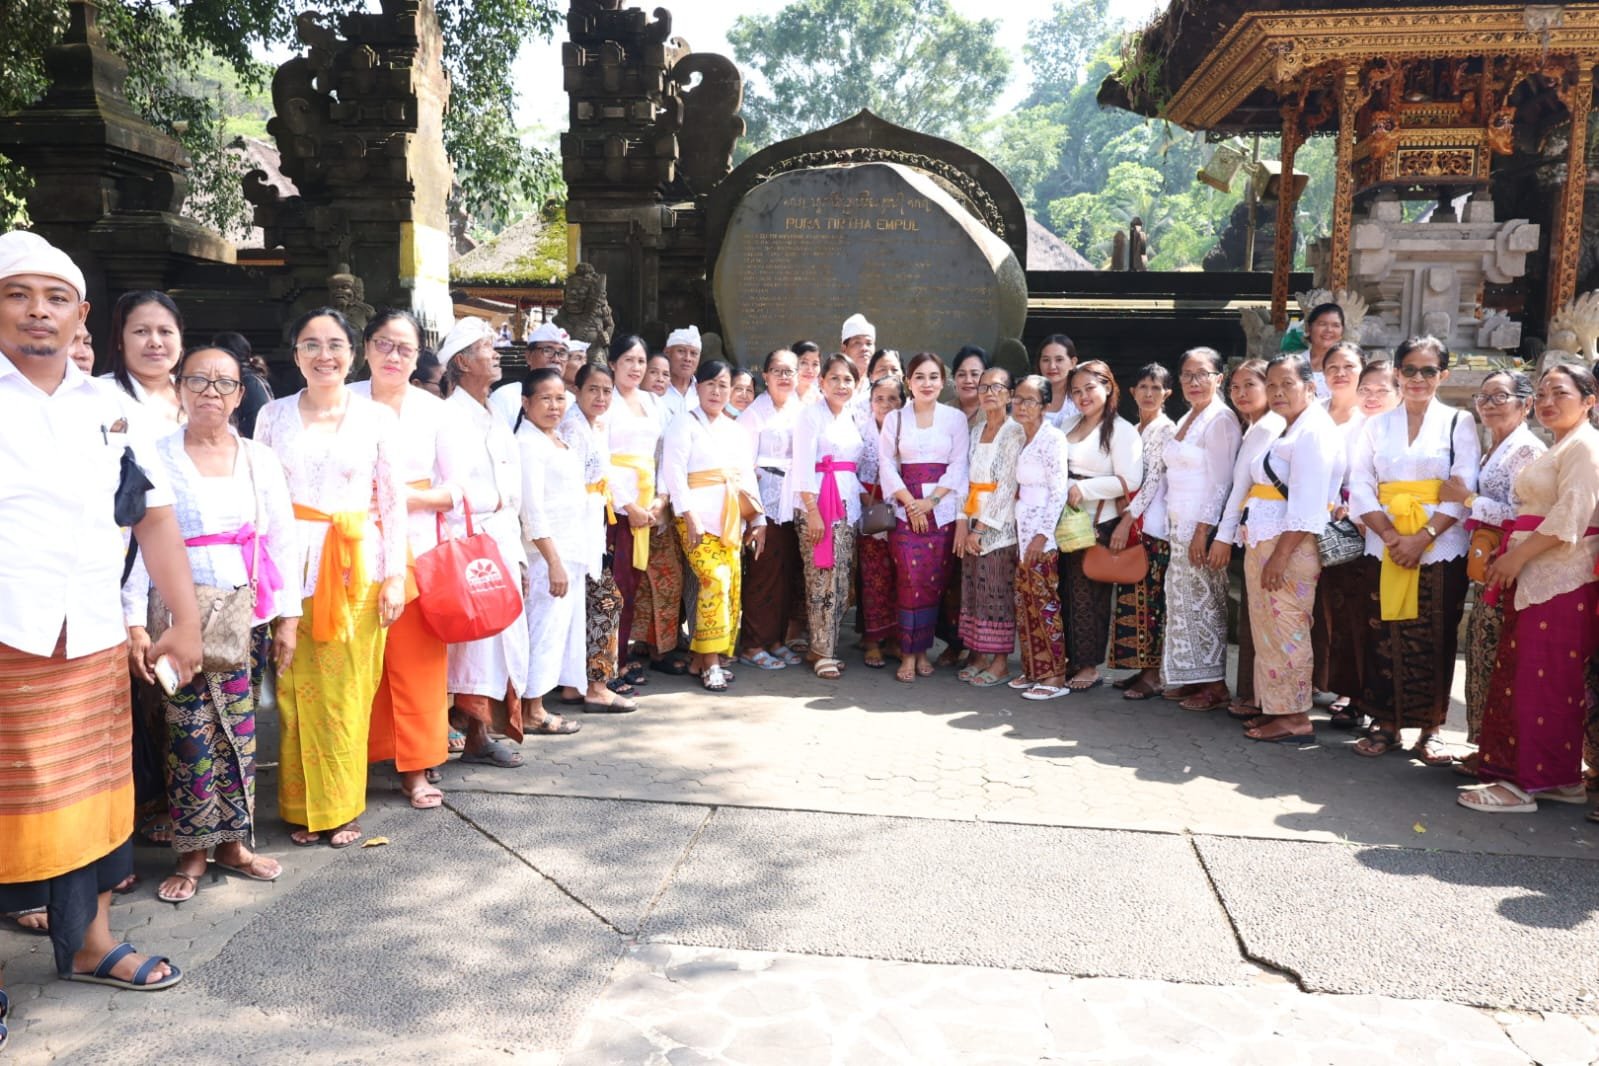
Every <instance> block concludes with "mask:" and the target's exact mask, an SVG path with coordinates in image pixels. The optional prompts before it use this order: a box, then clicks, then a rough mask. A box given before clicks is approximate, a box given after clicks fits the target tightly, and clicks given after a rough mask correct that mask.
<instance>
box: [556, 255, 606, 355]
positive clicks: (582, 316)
mask: <svg viewBox="0 0 1599 1066" xmlns="http://www.w3.org/2000/svg"><path fill="white" fill-rule="evenodd" d="M555 324H556V325H557V326H560V327H561V328H562V329H564V330H566V332H567V333H569V334H571V335H572V339H574V340H580V341H587V342H588V343H589V345H590V348H591V354H592V353H596V352H597V351H598V350H602V349H605V348H608V347H609V346H610V343H611V333H612V331H613V330H615V328H616V324H615V322H614V321H613V320H612V317H611V305H610V303H609V302H607V300H606V291H605V275H604V274H601V273H600V272H599V271H597V270H595V269H594V266H593V264H591V263H579V264H578V265H577V267H576V268H575V269H573V271H572V274H571V276H570V277H568V278H567V279H566V298H565V299H564V300H563V301H562V304H561V309H560V310H559V311H557V312H556V314H555Z"/></svg>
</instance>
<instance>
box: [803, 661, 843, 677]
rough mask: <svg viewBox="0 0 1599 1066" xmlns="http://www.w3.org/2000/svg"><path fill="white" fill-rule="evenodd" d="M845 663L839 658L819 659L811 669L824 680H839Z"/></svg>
mask: <svg viewBox="0 0 1599 1066" xmlns="http://www.w3.org/2000/svg"><path fill="white" fill-rule="evenodd" d="M843 665H844V664H843V663H841V662H839V661H838V660H837V659H818V660H816V665H815V666H813V667H812V668H811V670H812V671H813V672H814V673H815V674H816V676H817V677H819V678H821V679H822V680H823V681H837V680H838V677H839V673H840V667H842V666H843Z"/></svg>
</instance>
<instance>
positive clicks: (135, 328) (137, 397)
mask: <svg viewBox="0 0 1599 1066" xmlns="http://www.w3.org/2000/svg"><path fill="white" fill-rule="evenodd" d="M182 355H183V312H182V311H180V310H178V305H177V304H176V303H175V302H173V299H172V297H170V296H168V295H167V294H166V293H164V292H158V291H156V290H154V289H144V290H140V291H138V292H125V293H123V294H122V295H121V296H120V297H118V298H117V302H116V303H115V304H113V305H112V307H111V369H110V371H108V372H107V373H105V374H102V375H100V376H101V377H102V378H108V379H110V380H111V381H113V382H114V383H115V384H116V386H117V388H119V389H121V390H122V392H124V393H125V394H126V395H128V396H129V397H131V398H132V399H133V400H134V401H135V402H136V405H137V406H136V407H134V408H133V410H134V411H136V413H137V414H138V415H139V416H140V417H141V418H143V419H145V420H146V422H147V423H148V427H149V430H150V432H151V433H153V434H158V433H161V432H164V430H165V428H166V427H170V426H176V425H178V424H179V423H180V422H182V421H183V398H182V397H181V396H179V395H178V386H177V382H175V381H174V380H173V378H172V371H173V368H174V367H176V366H177V365H178V359H179V357H180V356H182Z"/></svg>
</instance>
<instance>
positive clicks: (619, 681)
mask: <svg viewBox="0 0 1599 1066" xmlns="http://www.w3.org/2000/svg"><path fill="white" fill-rule="evenodd" d="M605 687H606V688H608V689H610V690H611V691H612V692H614V693H616V694H617V695H618V696H637V695H638V689H636V688H634V687H633V686H632V685H630V684H628V683H627V680H626V679H625V678H620V677H618V678H613V679H612V680H610V681H607V682H606V683H605ZM578 702H579V703H582V704H585V705H586V704H587V703H588V699H587V698H584V699H581V700H579V701H578Z"/></svg>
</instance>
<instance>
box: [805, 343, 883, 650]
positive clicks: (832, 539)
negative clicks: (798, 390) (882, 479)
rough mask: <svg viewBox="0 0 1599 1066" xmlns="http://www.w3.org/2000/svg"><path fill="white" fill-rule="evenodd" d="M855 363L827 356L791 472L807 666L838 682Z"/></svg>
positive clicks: (861, 448)
mask: <svg viewBox="0 0 1599 1066" xmlns="http://www.w3.org/2000/svg"><path fill="white" fill-rule="evenodd" d="M854 395H855V365H854V364H853V363H851V362H850V361H849V357H848V356H845V355H832V356H829V357H828V360H827V365H826V366H825V367H824V369H823V371H822V399H821V402H820V403H814V404H809V405H807V406H806V408H805V413H804V414H803V415H801V416H800V419H799V424H798V425H796V426H795V427H794V465H793V467H792V468H791V474H790V477H789V493H790V499H791V501H792V506H793V510H794V512H795V514H796V515H799V516H800V517H799V519H798V521H801V522H803V523H804V524H803V525H802V526H801V530H800V562H801V564H802V565H803V566H804V568H805V605H806V609H807V613H808V617H809V621H810V634H811V650H810V655H811V661H812V663H813V666H812V670H813V671H814V672H815V674H816V676H817V677H819V678H821V679H822V680H824V681H836V680H838V675H839V674H840V673H841V672H842V671H843V669H844V662H843V660H842V659H840V658H838V654H837V652H838V629H839V623H840V621H841V620H842V618H843V614H844V608H845V607H846V606H847V605H848V604H849V595H850V587H851V583H850V578H851V576H852V575H851V570H852V569H853V563H854V558H855V527H856V523H858V522H859V521H860V517H861V504H862V501H863V500H865V498H866V493H865V490H864V489H863V488H862V486H861V481H860V473H861V468H862V466H863V464H864V461H865V458H864V457H865V451H866V435H865V434H863V433H862V432H861V426H860V424H859V423H858V422H856V421H855V417H854V415H853V414H852V412H851V410H850V400H851V399H852V398H853V397H854Z"/></svg>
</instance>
